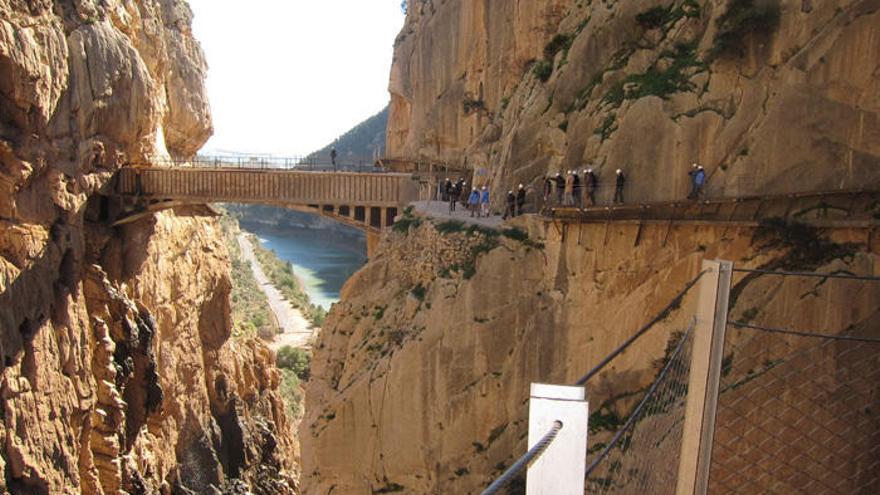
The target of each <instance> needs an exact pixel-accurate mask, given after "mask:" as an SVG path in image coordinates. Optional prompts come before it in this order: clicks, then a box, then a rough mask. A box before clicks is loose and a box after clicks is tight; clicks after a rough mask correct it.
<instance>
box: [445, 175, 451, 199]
mask: <svg viewBox="0 0 880 495" xmlns="http://www.w3.org/2000/svg"><path fill="white" fill-rule="evenodd" d="M450 194H452V181H451V180H449V177H447V178H446V180H445V181H443V201H449V195H450Z"/></svg>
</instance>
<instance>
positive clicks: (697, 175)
mask: <svg viewBox="0 0 880 495" xmlns="http://www.w3.org/2000/svg"><path fill="white" fill-rule="evenodd" d="M688 175H690V176H691V193H690V194H689V195H688V198H690V199H699V198H700V193H701V192H702V191H703V185H704V184H706V170H705V169H703V167H702V166H699V165H697V164H696V163H694V164H693V165H691V171H690V172H688Z"/></svg>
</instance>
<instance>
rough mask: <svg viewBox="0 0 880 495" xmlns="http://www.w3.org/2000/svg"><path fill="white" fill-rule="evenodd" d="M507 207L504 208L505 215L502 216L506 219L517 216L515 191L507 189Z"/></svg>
mask: <svg viewBox="0 0 880 495" xmlns="http://www.w3.org/2000/svg"><path fill="white" fill-rule="evenodd" d="M505 204H506V205H507V207H506V208H505V209H504V216H503V217H502V218H503V219H504V220H507V219H508V218H513V217H515V216H516V195H515V194H513V191H507V199H506V201H505Z"/></svg>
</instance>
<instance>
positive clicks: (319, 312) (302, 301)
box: [250, 236, 327, 327]
mask: <svg viewBox="0 0 880 495" xmlns="http://www.w3.org/2000/svg"><path fill="white" fill-rule="evenodd" d="M250 241H251V244H253V246H254V254H255V255H256V256H257V260H259V262H260V264H261V265H262V266H263V271H265V272H266V276H267V277H269V279H270V280H272V283H273V284H274V285H275V287H277V288H278V290H279V291H281V293H282V294H284V297H285V298H286V299H287V300H288V301H290V303H291V304H292V305H293V307H295V308H296V309H298V310H300V311H302V313H303V316H305V317H306V319H307V320H309V321H310V322H312V324H313V325H315V326H318V327H320V326H321V325H323V324H324V318H325V317H326V316H327V311H326V310H325V309H324V308H322V307H321V306H317V305H315V304H312V303H311V301H310V300H309V295H308V294H307V293H306V291H305V289H304V288H303V287H302V284H301V283H300V281H299V279H298V278H297V277H296V274H295V273H294V272H293V265H291V264H290V263H289V262H286V261H283V260H282V259H280V258H279V257H278V255H277V254H276V253H275V251H272V250H271V249H266V248H265V247H263V245H262V244H261V243H260V240H259V239H257V238H256V237H254V236H251V237H250Z"/></svg>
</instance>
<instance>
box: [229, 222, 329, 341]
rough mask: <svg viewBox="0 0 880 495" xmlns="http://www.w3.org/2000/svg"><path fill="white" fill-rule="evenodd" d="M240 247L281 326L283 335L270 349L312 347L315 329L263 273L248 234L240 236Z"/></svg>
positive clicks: (281, 334)
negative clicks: (311, 342) (311, 341)
mask: <svg viewBox="0 0 880 495" xmlns="http://www.w3.org/2000/svg"><path fill="white" fill-rule="evenodd" d="M238 246H239V247H240V248H241V257H242V259H244V260H245V261H246V262H247V263H248V264H249V265H250V266H251V271H253V273H254V278H255V279H256V280H257V283H258V284H259V285H260V288H261V289H262V290H263V293H264V294H266V298H267V299H268V300H269V308H270V309H271V310H272V313H274V314H275V319H276V320H277V321H278V324H279V325H280V326H281V333H280V334H278V335H277V336H276V337H275V340H274V341H272V342H271V343H269V348H271V349H272V350H275V351H277V350H278V349H280V348H281V347H284V346H287V345H289V346H292V347H300V348H307V347H310V346H311V345H310V343H309V340H310V339H311V338H312V335H313V334H314V333H315V329H314V328H313V327H312V325H311V323H309V321H308V320H306V319H305V317H303V314H302V313H301V312H300V311H299V310H298V309H296V308H294V307H293V306H292V305H291V304H290V302H288V301H287V299H284V296H283V295H282V294H281V292H280V291H279V290H278V289H277V288H275V286H274V285H273V284H272V281H271V280H269V277H267V276H266V273H265V272H264V271H263V267H262V265H260V262H259V261H258V260H257V257H256V255H254V248H253V246H252V245H251V242H250V240H249V239H248V234H245V233H243V232H242V233H239V234H238Z"/></svg>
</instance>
